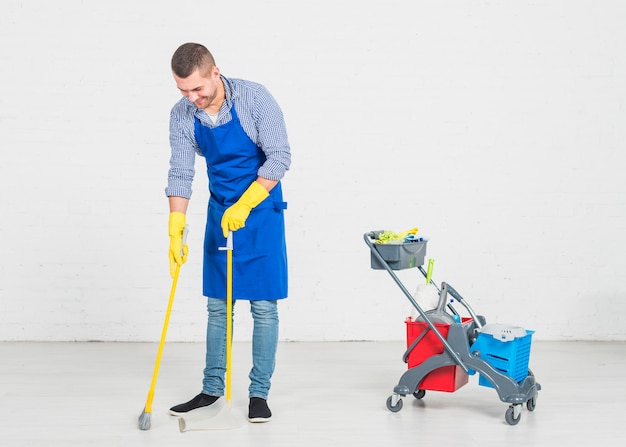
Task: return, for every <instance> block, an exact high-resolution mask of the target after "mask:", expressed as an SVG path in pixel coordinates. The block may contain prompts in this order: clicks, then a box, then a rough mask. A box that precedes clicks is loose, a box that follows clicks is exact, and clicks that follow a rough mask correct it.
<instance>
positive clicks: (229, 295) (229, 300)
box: [226, 231, 233, 406]
mask: <svg viewBox="0 0 626 447" xmlns="http://www.w3.org/2000/svg"><path fill="white" fill-rule="evenodd" d="M232 237H233V233H232V231H231V232H229V234H228V238H229V239H230V241H229V243H228V244H227V248H226V402H228V405H229V406H230V405H231V402H230V398H231V395H232V392H231V383H232V368H231V364H232V349H233V346H232V337H233V246H232Z"/></svg>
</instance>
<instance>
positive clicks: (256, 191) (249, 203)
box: [222, 181, 270, 237]
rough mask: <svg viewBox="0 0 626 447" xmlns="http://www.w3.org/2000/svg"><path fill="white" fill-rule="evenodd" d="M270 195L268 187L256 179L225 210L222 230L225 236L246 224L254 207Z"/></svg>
mask: <svg viewBox="0 0 626 447" xmlns="http://www.w3.org/2000/svg"><path fill="white" fill-rule="evenodd" d="M269 195H270V193H269V192H267V189H265V187H264V186H263V185H261V184H260V183H259V182H257V181H254V182H252V184H251V185H250V186H249V187H248V189H246V192H244V193H243V194H242V195H241V197H240V198H239V200H237V202H235V204H234V205H232V206H231V207H230V208H228V209H227V210H226V211H224V215H223V216H222V232H223V233H224V237H227V236H228V231H229V230H230V231H237V230H238V229H240V228H243V227H244V226H245V224H246V219H247V218H248V216H249V215H250V211H252V208H254V207H255V206H257V205H258V204H259V203H261V202H262V201H263V200H265V199H266V198H267V197H268V196H269Z"/></svg>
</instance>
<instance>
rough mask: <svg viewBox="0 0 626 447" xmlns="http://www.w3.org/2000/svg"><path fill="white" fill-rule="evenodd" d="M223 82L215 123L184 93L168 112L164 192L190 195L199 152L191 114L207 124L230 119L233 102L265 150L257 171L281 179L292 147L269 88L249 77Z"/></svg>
mask: <svg viewBox="0 0 626 447" xmlns="http://www.w3.org/2000/svg"><path fill="white" fill-rule="evenodd" d="M221 78H222V81H223V82H224V90H225V92H226V100H225V101H224V103H223V104H222V107H221V109H220V111H219V114H218V116H217V121H216V122H215V124H214V123H213V121H211V118H209V115H208V114H207V113H206V112H205V111H204V110H201V109H198V108H197V107H196V106H195V105H194V103H193V102H191V101H189V100H188V99H187V98H185V97H183V98H181V99H180V101H178V102H177V103H176V104H175V105H174V107H172V111H171V113H170V147H171V149H172V154H171V157H170V169H169V173H168V177H167V187H166V188H165V194H166V195H167V196H168V197H169V196H176V197H185V198H187V199H188V198H190V197H191V192H192V188H191V184H192V182H193V177H194V174H195V169H194V164H195V155H196V154H198V155H202V154H201V151H200V148H199V147H198V143H197V142H196V137H195V134H194V118H195V117H197V118H198V119H199V120H200V122H201V123H202V124H203V125H205V126H208V127H211V128H213V127H216V126H220V125H222V124H225V123H227V122H229V121H230V120H231V119H232V117H231V113H230V109H231V107H232V106H234V107H235V110H236V111H237V116H238V117H239V121H240V123H241V127H242V128H243V130H244V132H245V133H246V134H247V135H248V137H250V140H252V141H253V142H254V143H256V145H257V146H258V147H259V148H260V149H261V150H262V151H263V152H264V153H265V156H266V161H265V163H263V165H262V166H261V167H260V168H259V170H258V171H257V175H259V176H261V177H263V178H266V179H268V180H280V179H282V178H283V176H284V175H285V172H286V171H287V170H288V169H289V166H290V165H291V150H290V147H289V141H288V139H287V129H286V127H285V121H284V119H283V113H282V111H281V109H280V107H279V106H278V104H277V103H276V100H275V99H274V98H273V97H272V95H271V94H270V93H269V91H268V90H267V89H266V88H265V87H264V86H262V85H261V84H257V83H255V82H251V81H245V80H242V79H229V78H226V77H224V76H221Z"/></svg>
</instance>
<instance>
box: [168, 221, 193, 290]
mask: <svg viewBox="0 0 626 447" xmlns="http://www.w3.org/2000/svg"><path fill="white" fill-rule="evenodd" d="M185 225H186V216H185V214H184V213H179V212H177V211H174V212H172V213H170V220H169V224H168V233H169V235H170V251H169V258H170V276H171V277H172V278H173V277H174V272H175V271H176V264H178V265H183V264H184V263H185V262H187V254H188V253H189V247H188V246H187V244H185V246H184V247H183V230H184V229H185Z"/></svg>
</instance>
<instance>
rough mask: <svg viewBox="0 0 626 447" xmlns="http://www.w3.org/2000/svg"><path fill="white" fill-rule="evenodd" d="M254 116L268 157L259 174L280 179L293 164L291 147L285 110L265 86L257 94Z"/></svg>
mask: <svg viewBox="0 0 626 447" xmlns="http://www.w3.org/2000/svg"><path fill="white" fill-rule="evenodd" d="M253 117H254V121H255V123H256V127H257V132H258V144H259V147H260V148H261V150H262V151H263V152H264V153H265V157H266V160H265V163H263V165H261V167H260V168H259V170H258V172H257V174H258V175H259V176H261V177H263V178H266V179H268V180H280V179H282V178H283V176H284V175H285V172H286V171H288V170H289V167H290V166H291V148H290V146H289V140H288V138H287V128H286V125H285V119H284V117H283V112H282V110H281V109H280V106H279V105H278V103H277V102H276V100H275V99H274V97H273V96H272V95H271V94H270V93H269V91H267V89H265V88H262V89H261V91H260V93H259V95H257V96H256V100H255V104H254V111H253Z"/></svg>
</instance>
